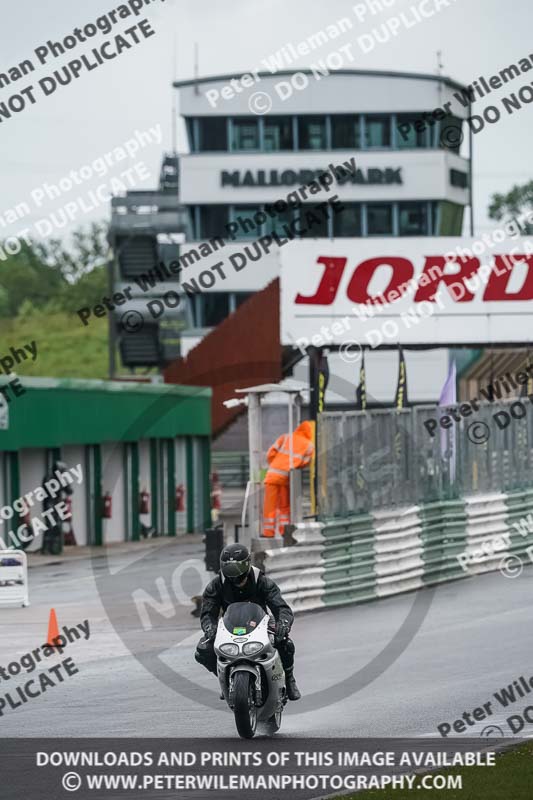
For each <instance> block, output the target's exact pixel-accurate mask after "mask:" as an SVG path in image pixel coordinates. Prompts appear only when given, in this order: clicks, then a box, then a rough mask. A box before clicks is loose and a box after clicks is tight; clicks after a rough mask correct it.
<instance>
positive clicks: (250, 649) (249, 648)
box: [242, 642, 263, 656]
mask: <svg viewBox="0 0 533 800" xmlns="http://www.w3.org/2000/svg"><path fill="white" fill-rule="evenodd" d="M262 649H263V645H262V644H261V642H248V644H245V645H244V647H243V648H242V652H243V653H244V655H245V656H253V655H255V654H256V653H258V652H259V651H260V650H262Z"/></svg>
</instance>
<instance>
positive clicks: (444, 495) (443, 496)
mask: <svg viewBox="0 0 533 800" xmlns="http://www.w3.org/2000/svg"><path fill="white" fill-rule="evenodd" d="M532 397H533V396H532ZM532 403H533V400H532V401H530V399H529V398H528V397H524V398H516V399H514V400H510V401H507V402H498V403H486V404H483V405H481V404H480V405H479V410H477V411H476V410H474V409H472V408H471V407H470V414H469V416H464V417H462V416H461V414H460V412H459V411H455V415H456V416H457V417H458V420H455V419H453V417H452V416H451V415H450V414H448V417H449V419H448V420H443V422H444V424H445V425H450V427H447V428H444V427H441V425H440V422H439V419H440V418H443V416H444V415H445V414H446V409H444V408H437V407H435V406H416V407H413V408H410V409H405V410H401V411H396V410H395V409H384V410H376V411H350V412H324V413H322V414H321V415H320V419H319V424H318V453H319V459H318V501H319V512H320V517H322V518H325V519H327V518H331V517H346V516H349V515H351V514H354V513H361V512H366V511H373V510H376V509H380V508H391V507H394V506H401V505H407V504H411V503H427V502H432V501H436V500H448V499H453V498H456V497H461V496H462V495H464V494H473V493H476V492H480V493H481V492H497V491H502V492H505V491H511V490H513V489H520V488H524V487H528V486H531V482H532V478H533V436H532V431H533V424H532V423H533V404H532ZM455 408H456V409H461V408H463V413H468V410H469V407H468V404H463V405H461V404H458V405H457V406H456V407H455ZM450 420H451V422H450ZM424 423H426V424H424Z"/></svg>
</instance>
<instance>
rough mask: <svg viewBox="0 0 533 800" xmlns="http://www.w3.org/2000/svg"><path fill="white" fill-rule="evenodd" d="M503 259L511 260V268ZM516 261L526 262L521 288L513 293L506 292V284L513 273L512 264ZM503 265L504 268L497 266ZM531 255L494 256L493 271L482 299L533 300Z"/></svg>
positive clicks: (532, 262)
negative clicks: (525, 271)
mask: <svg viewBox="0 0 533 800" xmlns="http://www.w3.org/2000/svg"><path fill="white" fill-rule="evenodd" d="M505 260H507V261H509V260H511V261H512V262H513V266H512V267H511V269H509V268H508V267H507V265H506V264H505ZM518 261H525V262H526V264H527V274H526V277H525V280H524V283H523V286H522V288H521V289H520V290H519V291H518V292H514V293H513V294H511V293H509V292H507V285H508V283H509V280H510V278H511V275H512V274H513V269H514V265H515V264H516V263H517V262H518ZM502 265H503V266H504V269H502V270H499V269H498V268H499V267H501V266H502ZM532 267H533V256H520V255H517V256H495V257H494V271H493V272H492V273H491V275H490V278H489V282H488V284H487V288H486V289H485V294H484V295H483V300H492V301H497V300H533V270H532Z"/></svg>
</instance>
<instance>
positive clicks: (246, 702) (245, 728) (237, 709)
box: [233, 672, 257, 739]
mask: <svg viewBox="0 0 533 800" xmlns="http://www.w3.org/2000/svg"><path fill="white" fill-rule="evenodd" d="M233 681H234V682H233V687H234V698H235V699H234V708H233V711H234V714H235V724H236V726H237V731H238V733H239V736H242V738H243V739H253V737H254V735H255V730H256V727H257V708H256V706H255V702H254V684H253V679H252V676H251V675H250V673H249V672H237V673H236V674H235V677H234V679H233Z"/></svg>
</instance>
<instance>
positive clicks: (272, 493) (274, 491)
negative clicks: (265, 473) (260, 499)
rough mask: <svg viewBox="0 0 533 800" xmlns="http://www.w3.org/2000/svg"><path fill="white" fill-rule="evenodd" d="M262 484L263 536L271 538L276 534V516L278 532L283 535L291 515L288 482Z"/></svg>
mask: <svg viewBox="0 0 533 800" xmlns="http://www.w3.org/2000/svg"><path fill="white" fill-rule="evenodd" d="M264 486H265V500H264V506H263V536H267V537H269V538H272V537H273V536H275V535H276V517H277V522H278V530H279V533H280V535H281V536H283V533H284V531H285V525H288V524H289V521H290V516H291V499H290V491H289V484H288V483H287V484H283V483H282V484H274V483H265V485H264Z"/></svg>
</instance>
